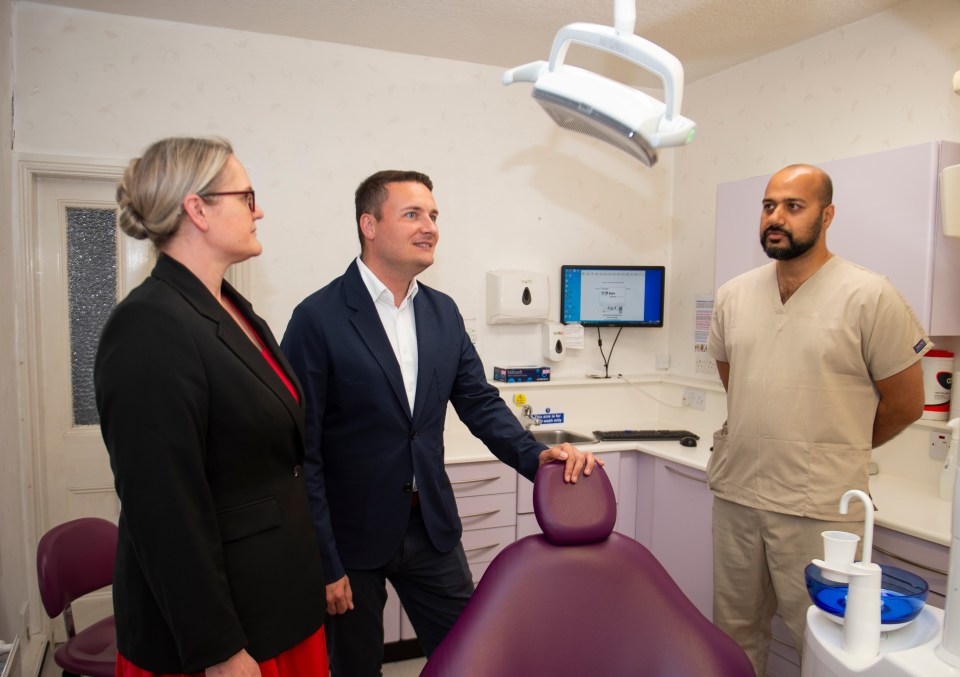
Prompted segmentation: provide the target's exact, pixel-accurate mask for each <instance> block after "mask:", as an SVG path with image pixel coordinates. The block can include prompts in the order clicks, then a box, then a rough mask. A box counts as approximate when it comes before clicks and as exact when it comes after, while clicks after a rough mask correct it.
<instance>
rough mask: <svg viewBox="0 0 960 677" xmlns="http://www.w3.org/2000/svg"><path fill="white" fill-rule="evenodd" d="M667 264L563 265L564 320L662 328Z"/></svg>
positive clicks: (608, 325)
mask: <svg viewBox="0 0 960 677" xmlns="http://www.w3.org/2000/svg"><path fill="white" fill-rule="evenodd" d="M664 275H665V271H664V267H663V266H574V265H568V266H561V268H560V321H561V322H563V323H564V324H570V323H571V322H579V323H580V324H582V325H584V326H588V327H662V326H663V298H664V296H663V293H664Z"/></svg>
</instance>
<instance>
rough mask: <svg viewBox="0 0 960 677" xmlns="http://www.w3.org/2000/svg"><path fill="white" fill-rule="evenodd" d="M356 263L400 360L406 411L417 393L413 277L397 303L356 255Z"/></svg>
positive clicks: (417, 355) (415, 292)
mask: <svg viewBox="0 0 960 677" xmlns="http://www.w3.org/2000/svg"><path fill="white" fill-rule="evenodd" d="M357 267H358V268H359V269H360V277H361V278H362V279H363V284H364V285H366V287H367V291H368V292H370V297H371V298H372V299H373V304H374V305H375V306H376V308H377V314H379V315H380V322H381V323H383V330H384V331H385V332H387V339H388V340H389V341H390V346H391V347H392V348H393V354H394V355H396V357H397V362H398V363H399V364H400V373H401V374H402V375H403V387H404V389H406V391H407V402H408V403H409V404H410V413H411V414H412V413H413V401H414V399H415V398H416V395H417V368H418V366H419V364H420V357H419V353H418V352H417V322H416V318H414V315H413V297H415V296H416V295H417V290H418V289H419V286H418V285H417V281H416V280H414V281H413V282H411V283H410V288H409V289H407V295H406V296H405V297H404V298H403V301H402V302H401V303H400V307H399V308H398V307H397V304H396V299H394V297H393V292H391V291H390V290H389V289H387V287H386V285H384V284H383V282H381V281H380V280H379V279H378V278H377V276H376V275H374V274H373V271H372V270H370V269H369V268H367V266H366V265H365V264H364V263H363V261H361V260H360V258H359V257H357Z"/></svg>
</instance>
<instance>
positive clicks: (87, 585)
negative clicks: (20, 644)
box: [37, 517, 117, 618]
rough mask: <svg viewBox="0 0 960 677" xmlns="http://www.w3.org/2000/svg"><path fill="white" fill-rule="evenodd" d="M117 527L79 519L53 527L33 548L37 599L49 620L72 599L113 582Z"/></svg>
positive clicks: (88, 519) (101, 520) (90, 519)
mask: <svg viewBox="0 0 960 677" xmlns="http://www.w3.org/2000/svg"><path fill="white" fill-rule="evenodd" d="M116 553H117V527H116V525H115V524H113V523H112V522H108V521H107V520H105V519H100V518H98V517H82V518H80V519H75V520H71V521H70V522H65V523H64V524H61V525H59V526H55V527H53V528H52V529H51V530H50V531H48V532H47V533H45V534H44V535H43V538H41V539H40V543H39V545H38V546H37V581H38V583H39V585H40V600H41V601H42V602H43V608H44V610H45V611H46V612H47V615H48V616H50V618H55V617H56V616H58V615H59V614H61V613H62V612H63V610H64V609H65V608H66V607H68V606H69V605H70V604H71V603H72V602H73V601H74V600H75V599H77V598H78V597H82V596H83V595H86V594H87V593H90V592H93V591H94V590H99V589H100V588H103V587H106V586H108V585H110V584H111V583H112V582H113V562H114V559H115V557H116Z"/></svg>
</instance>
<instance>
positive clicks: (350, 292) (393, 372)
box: [343, 261, 416, 416]
mask: <svg viewBox="0 0 960 677" xmlns="http://www.w3.org/2000/svg"><path fill="white" fill-rule="evenodd" d="M343 289H344V294H345V296H346V304H347V305H348V306H349V307H350V308H351V309H352V310H353V311H354V314H353V317H351V318H350V322H351V323H352V324H353V326H354V327H355V328H356V330H357V333H358V334H359V335H360V339H361V340H362V341H363V343H364V345H366V346H367V349H368V350H369V351H370V352H371V353H372V354H373V356H374V358H375V359H376V360H377V363H378V364H379V365H380V368H381V369H382V370H383V373H384V374H385V375H386V377H387V382H388V383H389V384H390V389H391V390H393V394H394V396H395V397H396V398H397V400H398V401H399V403H400V405H401V406H402V407H403V410H404V411H405V412H406V414H407V416H411V413H410V403H409V402H408V401H407V390H406V388H405V387H404V385H403V374H402V373H401V372H400V364H399V363H398V362H397V356H396V355H395V354H394V353H393V348H392V347H391V346H390V341H389V339H387V333H386V331H384V329H383V322H381V320H380V315H379V313H377V308H376V306H375V305H374V303H373V299H372V298H370V292H369V291H367V287H366V285H364V284H363V278H361V277H360V269H359V268H358V267H357V262H356V261H354V262H353V263H351V264H350V267H349V268H347V272H346V273H344V276H343ZM414 305H416V304H414Z"/></svg>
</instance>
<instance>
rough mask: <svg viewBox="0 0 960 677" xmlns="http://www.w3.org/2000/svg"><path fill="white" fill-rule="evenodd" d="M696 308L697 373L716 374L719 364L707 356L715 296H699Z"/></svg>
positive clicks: (694, 349)
mask: <svg viewBox="0 0 960 677" xmlns="http://www.w3.org/2000/svg"><path fill="white" fill-rule="evenodd" d="M694 301H695V303H694V307H695V308H696V310H695V313H694V320H693V354H694V356H695V363H696V371H697V372H700V373H703V374H714V373H716V371H717V364H716V362H714V360H713V358H712V357H710V355H708V354H707V341H709V340H710V320H711V318H712V317H713V294H697V295H696V297H695V299H694Z"/></svg>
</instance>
